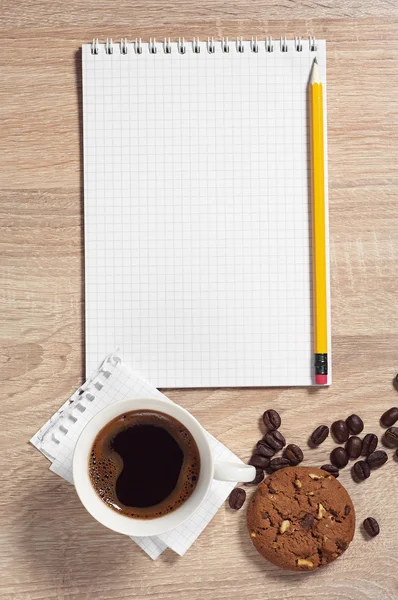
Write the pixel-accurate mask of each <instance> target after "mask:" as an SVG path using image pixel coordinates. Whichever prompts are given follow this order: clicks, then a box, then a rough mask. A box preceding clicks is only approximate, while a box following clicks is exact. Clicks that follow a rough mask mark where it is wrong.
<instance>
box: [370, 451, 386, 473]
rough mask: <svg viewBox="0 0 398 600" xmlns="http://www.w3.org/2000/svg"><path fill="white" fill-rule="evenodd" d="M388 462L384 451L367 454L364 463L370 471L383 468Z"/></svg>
mask: <svg viewBox="0 0 398 600" xmlns="http://www.w3.org/2000/svg"><path fill="white" fill-rule="evenodd" d="M387 460H388V456H387V454H386V452H384V450H375V451H374V452H372V454H369V456H368V458H367V459H366V462H367V463H368V465H369V467H370V468H371V469H378V468H379V467H381V466H383V465H384V463H386V462H387Z"/></svg>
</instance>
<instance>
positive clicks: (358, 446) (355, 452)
mask: <svg viewBox="0 0 398 600" xmlns="http://www.w3.org/2000/svg"><path fill="white" fill-rule="evenodd" d="M345 449H346V452H347V454H348V458H350V459H351V460H352V459H354V460H356V459H357V458H359V457H360V456H361V452H362V440H361V438H359V437H358V436H357V435H352V436H351V437H350V438H348V440H347V441H346V444H345Z"/></svg>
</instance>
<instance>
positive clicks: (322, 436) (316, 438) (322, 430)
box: [310, 425, 329, 446]
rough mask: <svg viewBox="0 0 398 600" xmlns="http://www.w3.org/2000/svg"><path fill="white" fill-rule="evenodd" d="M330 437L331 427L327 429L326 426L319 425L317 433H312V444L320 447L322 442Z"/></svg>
mask: <svg viewBox="0 0 398 600" xmlns="http://www.w3.org/2000/svg"><path fill="white" fill-rule="evenodd" d="M328 435H329V427H327V426H326V425H319V427H317V428H316V429H315V431H313V432H312V434H311V437H310V442H311V444H313V445H314V446H319V445H320V444H322V442H324V441H325V440H326V438H327V437H328Z"/></svg>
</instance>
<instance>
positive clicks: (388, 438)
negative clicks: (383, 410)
mask: <svg viewBox="0 0 398 600" xmlns="http://www.w3.org/2000/svg"><path fill="white" fill-rule="evenodd" d="M382 442H383V444H384V446H387V448H397V447H398V427H390V428H389V429H387V431H386V432H385V434H384V435H383V439H382Z"/></svg>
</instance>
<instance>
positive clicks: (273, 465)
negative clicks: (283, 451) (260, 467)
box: [269, 458, 291, 471]
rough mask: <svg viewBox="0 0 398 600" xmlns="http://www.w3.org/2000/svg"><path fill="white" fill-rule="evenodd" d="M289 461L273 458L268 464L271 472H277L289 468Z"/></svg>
mask: <svg viewBox="0 0 398 600" xmlns="http://www.w3.org/2000/svg"><path fill="white" fill-rule="evenodd" d="M290 466H291V465H290V461H289V460H288V459H287V458H273V459H272V460H271V462H270V463H269V468H270V469H271V471H279V469H284V468H285V467H290Z"/></svg>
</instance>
